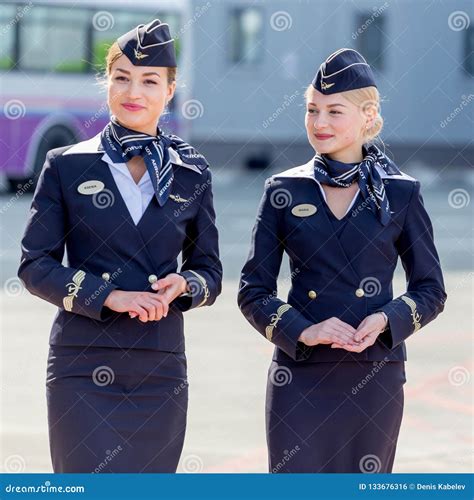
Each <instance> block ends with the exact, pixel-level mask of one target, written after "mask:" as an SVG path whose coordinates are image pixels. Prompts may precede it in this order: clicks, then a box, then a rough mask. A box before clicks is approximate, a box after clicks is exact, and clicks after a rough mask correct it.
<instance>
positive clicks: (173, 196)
mask: <svg viewBox="0 0 474 500" xmlns="http://www.w3.org/2000/svg"><path fill="white" fill-rule="evenodd" d="M170 198H171V199H172V200H173V201H176V202H177V203H186V202H187V201H188V200H186V199H185V198H181V196H179V194H170Z"/></svg>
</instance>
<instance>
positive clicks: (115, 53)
mask: <svg viewBox="0 0 474 500" xmlns="http://www.w3.org/2000/svg"><path fill="white" fill-rule="evenodd" d="M121 56H123V52H122V50H121V49H120V47H119V44H118V43H117V42H114V43H113V44H112V45H111V46H110V47H109V50H108V51H107V55H106V57H105V76H106V77H109V76H110V73H111V72H112V65H113V64H114V62H115V61H116V60H117V59H118V58H119V57H121ZM176 71H177V68H176V67H172V68H168V84H169V85H171V84H172V83H173V82H174V81H176Z"/></svg>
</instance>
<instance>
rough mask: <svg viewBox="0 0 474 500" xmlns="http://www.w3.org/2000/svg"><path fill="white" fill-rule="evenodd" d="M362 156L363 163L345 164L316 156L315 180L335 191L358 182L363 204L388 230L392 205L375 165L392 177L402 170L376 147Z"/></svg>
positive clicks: (322, 155)
mask: <svg viewBox="0 0 474 500" xmlns="http://www.w3.org/2000/svg"><path fill="white" fill-rule="evenodd" d="M363 152H364V159H363V160H362V161H361V162H360V163H342V162H339V161H335V160H331V159H330V158H329V157H328V156H327V155H324V154H317V155H316V156H315V157H314V177H315V178H316V180H317V181H319V182H321V183H322V184H327V185H328V186H335V187H349V186H350V185H352V184H353V183H354V182H356V181H357V183H358V184H359V188H360V191H361V193H362V196H363V197H364V200H366V201H367V203H368V204H369V206H371V208H372V211H373V212H375V213H376V214H377V216H378V218H379V220H380V222H381V223H382V225H384V226H386V225H387V224H389V222H390V220H391V215H390V213H391V212H390V204H389V201H388V197H387V193H386V192H385V186H384V183H383V180H382V177H381V176H380V173H379V172H378V170H377V168H376V165H378V166H380V167H381V168H382V169H383V170H385V172H387V174H390V175H394V174H400V170H398V168H397V167H396V165H395V164H394V163H393V162H392V161H391V160H390V159H389V158H387V156H386V155H385V154H384V153H383V152H382V151H380V149H379V148H378V147H377V146H374V145H371V146H367V147H364V148H363Z"/></svg>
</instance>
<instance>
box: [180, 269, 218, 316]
mask: <svg viewBox="0 0 474 500" xmlns="http://www.w3.org/2000/svg"><path fill="white" fill-rule="evenodd" d="M178 274H179V275H180V276H182V277H183V278H184V279H185V280H186V283H187V285H188V286H187V292H185V293H184V294H182V295H180V296H179V297H178V298H177V299H176V300H175V302H176V303H177V305H178V307H179V308H180V310H181V311H186V310H188V309H193V308H195V307H201V306H204V305H206V302H207V301H208V299H209V295H210V292H209V286H208V284H207V281H206V278H205V277H204V276H203V275H202V274H200V273H198V272H196V271H191V270H187V271H181V272H180V273H178Z"/></svg>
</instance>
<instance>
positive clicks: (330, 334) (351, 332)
mask: <svg viewBox="0 0 474 500" xmlns="http://www.w3.org/2000/svg"><path fill="white" fill-rule="evenodd" d="M386 326H387V320H386V317H385V315H384V314H382V313H380V312H377V313H374V314H371V315H369V316H367V317H366V318H365V319H364V320H363V321H362V322H361V323H360V324H359V326H358V327H357V329H356V328H354V327H353V326H351V325H349V324H348V323H345V322H344V321H341V320H340V319H339V318H329V319H327V320H325V321H321V323H317V324H315V325H311V326H310V327H309V328H306V329H305V330H304V331H303V332H302V333H301V335H300V337H299V339H298V340H299V341H301V342H303V343H304V344H306V345H308V346H315V345H318V344H330V345H331V348H333V349H345V350H346V351H350V352H362V351H363V350H364V349H367V347H370V346H371V345H373V344H374V343H375V341H376V340H377V337H378V336H379V335H380V334H381V333H382V332H383V331H384V329H385V327H386Z"/></svg>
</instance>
